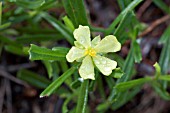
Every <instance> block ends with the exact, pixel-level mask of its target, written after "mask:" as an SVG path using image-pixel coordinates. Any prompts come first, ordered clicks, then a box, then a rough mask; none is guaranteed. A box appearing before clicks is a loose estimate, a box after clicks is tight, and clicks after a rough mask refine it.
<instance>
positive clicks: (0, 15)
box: [0, 2, 2, 26]
mask: <svg viewBox="0 0 170 113" xmlns="http://www.w3.org/2000/svg"><path fill="white" fill-rule="evenodd" d="M1 23H2V2H0V26H1Z"/></svg>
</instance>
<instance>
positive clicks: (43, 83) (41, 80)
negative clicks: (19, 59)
mask: <svg viewBox="0 0 170 113" xmlns="http://www.w3.org/2000/svg"><path fill="white" fill-rule="evenodd" d="M17 77H18V78H19V79H21V80H24V81H26V82H28V83H29V84H31V85H33V86H35V87H38V88H46V87H47V86H48V85H49V84H50V81H49V80H48V79H46V78H45V77H43V76H40V75H38V74H36V73H34V72H32V71H29V70H25V69H22V70H20V71H18V72H17Z"/></svg>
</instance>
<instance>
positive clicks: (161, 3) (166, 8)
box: [153, 0, 170, 14]
mask: <svg viewBox="0 0 170 113" xmlns="http://www.w3.org/2000/svg"><path fill="white" fill-rule="evenodd" d="M153 2H154V3H155V5H157V6H158V7H159V8H160V9H162V10H163V11H164V12H166V13H169V14H170V7H169V6H168V5H167V4H166V3H165V2H164V1H163V0H153Z"/></svg>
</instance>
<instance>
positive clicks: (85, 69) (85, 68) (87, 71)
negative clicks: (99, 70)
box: [79, 56, 95, 80]
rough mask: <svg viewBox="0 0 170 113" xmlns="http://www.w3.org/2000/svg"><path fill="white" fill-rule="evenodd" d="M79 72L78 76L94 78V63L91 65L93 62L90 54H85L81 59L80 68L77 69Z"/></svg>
mask: <svg viewBox="0 0 170 113" xmlns="http://www.w3.org/2000/svg"><path fill="white" fill-rule="evenodd" d="M79 73H80V76H81V77H82V78H83V79H92V80H95V78H94V65H93V62H92V59H91V57H90V56H86V57H85V58H84V59H83V62H82V64H81V66H80V69H79Z"/></svg>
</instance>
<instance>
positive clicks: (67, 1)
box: [62, 0, 88, 28]
mask: <svg viewBox="0 0 170 113" xmlns="http://www.w3.org/2000/svg"><path fill="white" fill-rule="evenodd" d="M62 2H63V5H64V8H65V10H66V12H67V14H68V16H69V17H70V19H71V20H72V22H73V24H74V26H75V28H77V27H78V26H79V25H88V19H87V15H86V9H85V5H84V0H62Z"/></svg>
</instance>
